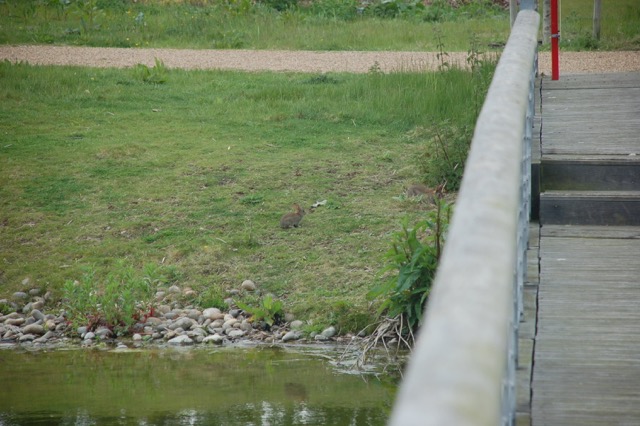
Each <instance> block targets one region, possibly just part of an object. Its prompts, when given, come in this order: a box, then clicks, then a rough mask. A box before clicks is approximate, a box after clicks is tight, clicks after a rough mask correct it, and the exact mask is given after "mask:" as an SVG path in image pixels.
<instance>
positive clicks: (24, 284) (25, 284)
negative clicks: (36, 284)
mask: <svg viewBox="0 0 640 426" xmlns="http://www.w3.org/2000/svg"><path fill="white" fill-rule="evenodd" d="M30 282H31V278H29V277H27V278H25V279H23V280H22V285H23V286H24V287H26V286H28V285H29V283H30Z"/></svg>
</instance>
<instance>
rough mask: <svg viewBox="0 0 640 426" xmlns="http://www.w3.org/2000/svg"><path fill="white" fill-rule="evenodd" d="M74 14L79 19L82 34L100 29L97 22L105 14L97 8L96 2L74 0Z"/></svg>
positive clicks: (91, 0) (96, 0) (92, 0)
mask: <svg viewBox="0 0 640 426" xmlns="http://www.w3.org/2000/svg"><path fill="white" fill-rule="evenodd" d="M72 5H73V7H74V8H75V9H74V11H73V12H74V13H75V14H76V15H77V16H78V17H79V19H80V24H81V26H82V30H83V32H84V34H89V33H91V32H93V31H95V30H97V29H99V28H100V26H99V24H98V22H99V20H100V19H101V18H102V17H104V15H105V12H104V10H103V9H101V8H100V7H99V6H98V0H75V1H74V2H73V3H72Z"/></svg>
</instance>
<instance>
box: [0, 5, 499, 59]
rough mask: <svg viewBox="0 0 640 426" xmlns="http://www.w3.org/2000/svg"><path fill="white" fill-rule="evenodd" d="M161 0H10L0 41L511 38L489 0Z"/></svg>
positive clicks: (261, 45)
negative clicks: (393, 12)
mask: <svg viewBox="0 0 640 426" xmlns="http://www.w3.org/2000/svg"><path fill="white" fill-rule="evenodd" d="M82 1H87V2H92V1H93V2H94V3H95V5H96V7H97V8H98V11H97V12H95V13H93V14H92V16H90V15H89V14H88V13H87V12H86V11H85V12H83V11H82V9H79V8H78V7H76V6H74V4H75V5H77V4H81V2H82ZM157 3H158V2H150V1H149V2H138V3H133V2H130V1H125V0H102V1H100V0H74V1H73V2H72V3H71V6H68V7H62V6H60V4H59V3H58V2H57V1H53V2H52V3H51V4H52V5H49V6H44V5H43V2H42V1H39V0H5V1H4V2H0V43H2V44H20V43H27V44H33V43H40V44H50V43H53V44H69V45H89V46H114V47H175V48H187V47H190V48H208V49H229V48H241V49H291V50H418V51H421V50H424V51H432V50H436V47H437V46H436V39H435V37H434V31H435V29H436V28H441V29H442V31H443V33H445V34H447V36H446V37H445V40H444V41H445V44H446V46H447V49H449V50H451V51H466V50H467V48H468V46H469V39H470V37H471V36H472V35H476V36H477V37H478V38H479V41H480V42H481V44H482V45H483V46H487V45H488V44H491V43H504V42H505V41H506V39H507V37H508V33H509V19H508V12H507V11H505V10H503V9H500V8H496V7H493V6H490V5H488V4H487V3H482V2H481V3H480V4H471V5H469V6H465V7H463V8H461V9H453V8H451V7H448V6H443V5H440V6H437V5H434V6H430V7H427V8H426V9H419V10H416V11H406V12H403V13H402V14H401V15H400V16H398V17H395V18H389V17H381V16H377V15H379V14H376V13H374V12H363V13H362V14H361V15H359V14H357V13H356V11H357V6H358V3H357V2H355V1H352V0H318V1H316V2H314V3H311V6H300V7H299V8H296V9H292V10H286V11H283V12H278V11H276V10H275V9H272V8H269V7H267V6H265V5H263V4H260V3H257V4H252V3H251V2H247V1H242V0H237V1H202V2H193V3H194V4H196V5H192V4H189V2H164V4H162V5H159V4H157ZM167 3H168V4H167ZM378 3H379V2H378ZM397 3H398V4H400V3H402V0H397ZM436 3H437V2H436ZM197 4H205V6H199V5H197ZM393 4H395V3H393ZM345 8H346V9H345ZM345 10H346V11H345ZM93 15H94V16H93ZM89 21H91V24H89ZM487 49H488V47H487Z"/></svg>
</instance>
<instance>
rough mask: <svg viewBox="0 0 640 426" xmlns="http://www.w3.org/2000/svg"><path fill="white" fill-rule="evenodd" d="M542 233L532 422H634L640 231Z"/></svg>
mask: <svg viewBox="0 0 640 426" xmlns="http://www.w3.org/2000/svg"><path fill="white" fill-rule="evenodd" d="M541 236H542V238H541V247H540V256H541V270H542V271H541V276H540V286H539V297H538V303H539V308H538V329H537V335H536V343H535V361H534V366H535V367H534V370H533V379H532V386H533V400H532V424H533V425H536V426H537V425H544V426H546V425H569V426H570V425H637V424H640V388H639V387H638V383H640V357H639V356H638V354H639V353H640V309H639V308H638V307H639V306H640V282H639V281H640V280H639V278H638V277H640V261H639V259H640V244H639V243H638V241H637V239H638V237H640V228H634V227H622V228H612V227H593V226H592V227H584V226H582V227H570V226H543V227H542V229H541Z"/></svg>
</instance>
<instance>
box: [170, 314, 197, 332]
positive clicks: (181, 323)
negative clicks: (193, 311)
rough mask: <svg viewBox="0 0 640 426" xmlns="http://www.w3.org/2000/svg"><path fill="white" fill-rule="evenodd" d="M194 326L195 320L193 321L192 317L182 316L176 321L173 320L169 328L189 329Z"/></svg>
mask: <svg viewBox="0 0 640 426" xmlns="http://www.w3.org/2000/svg"><path fill="white" fill-rule="evenodd" d="M192 326H193V322H192V321H191V319H190V318H187V317H181V318H178V319H177V320H175V321H174V322H172V323H171V324H169V325H168V326H167V328H169V330H177V329H178V328H181V329H183V330H189V329H190V328H191V327H192Z"/></svg>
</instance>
